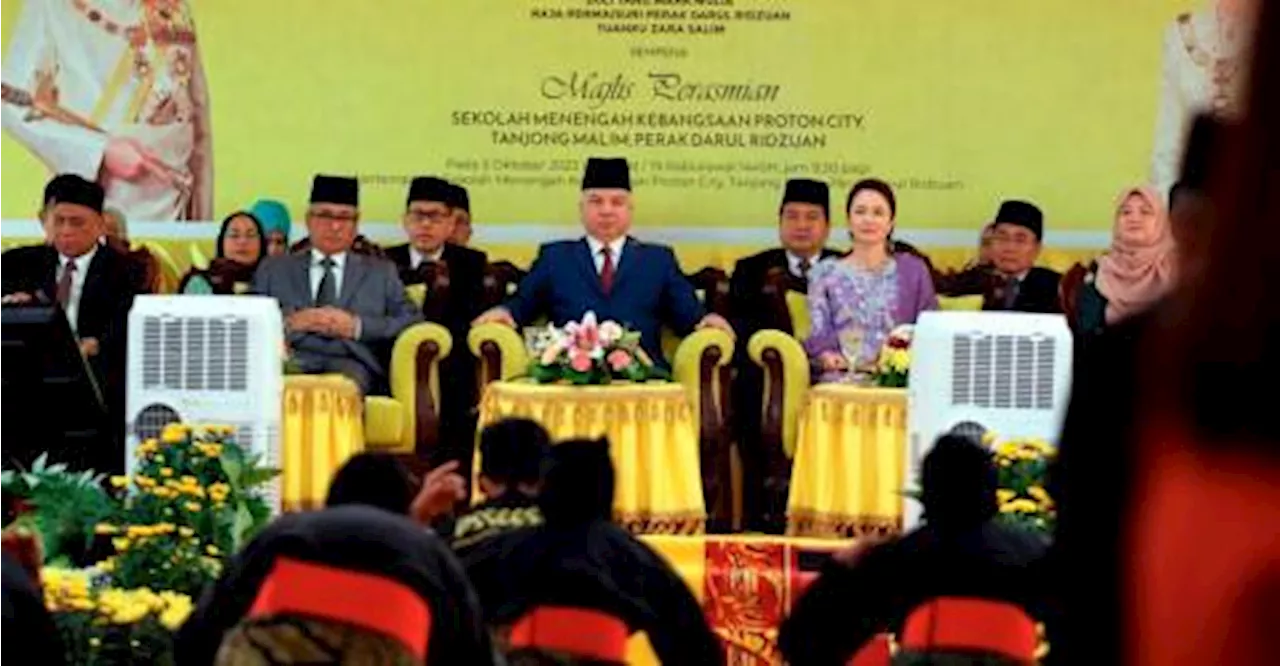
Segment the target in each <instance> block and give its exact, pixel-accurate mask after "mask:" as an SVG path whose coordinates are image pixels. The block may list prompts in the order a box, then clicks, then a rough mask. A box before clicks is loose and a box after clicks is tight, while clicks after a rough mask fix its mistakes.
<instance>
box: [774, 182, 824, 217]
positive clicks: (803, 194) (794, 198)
mask: <svg viewBox="0 0 1280 666" xmlns="http://www.w3.org/2000/svg"><path fill="white" fill-rule="evenodd" d="M789 203H807V204H813V205H815V206H822V216H823V217H826V218H828V219H829V218H830V217H831V191H830V189H829V188H828V187H827V184H826V183H824V182H822V181H820V180H809V179H808V178H792V179H791V180H788V181H787V189H786V191H785V192H783V194H782V204H781V205H780V206H778V211H779V212H781V211H782V206H785V205H787V204H789Z"/></svg>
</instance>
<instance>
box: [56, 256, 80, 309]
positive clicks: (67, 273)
mask: <svg viewBox="0 0 1280 666" xmlns="http://www.w3.org/2000/svg"><path fill="white" fill-rule="evenodd" d="M75 278H76V262H75V261H74V260H72V261H68V262H67V265H66V266H63V267H62V277H60V278H58V303H60V304H62V309H63V310H65V309H67V304H68V303H70V302H71V284H72V282H74V281H75Z"/></svg>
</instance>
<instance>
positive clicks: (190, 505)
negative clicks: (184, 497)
mask: <svg viewBox="0 0 1280 666" xmlns="http://www.w3.org/2000/svg"><path fill="white" fill-rule="evenodd" d="M182 508H184V509H186V510H187V511H190V512H191V513H196V512H197V511H199V510H200V509H201V507H200V503H199V502H187V503H186V504H183V505H182Z"/></svg>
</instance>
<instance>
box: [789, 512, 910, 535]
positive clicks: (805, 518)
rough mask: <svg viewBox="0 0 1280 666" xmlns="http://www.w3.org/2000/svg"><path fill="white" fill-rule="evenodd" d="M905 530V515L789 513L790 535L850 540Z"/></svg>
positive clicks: (893, 533)
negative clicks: (903, 523) (903, 527)
mask: <svg viewBox="0 0 1280 666" xmlns="http://www.w3.org/2000/svg"><path fill="white" fill-rule="evenodd" d="M901 533H902V516H870V515H849V514H844V513H835V512H828V511H795V512H789V513H788V514H787V536H802V537H816V538H829V539H830V538H835V539H849V538H858V537H866V536H878V537H885V536H895V535H897V534H901Z"/></svg>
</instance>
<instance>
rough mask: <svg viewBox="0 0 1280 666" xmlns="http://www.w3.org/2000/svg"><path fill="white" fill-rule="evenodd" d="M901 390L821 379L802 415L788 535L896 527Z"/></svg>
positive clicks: (902, 439) (903, 420)
mask: <svg viewBox="0 0 1280 666" xmlns="http://www.w3.org/2000/svg"><path fill="white" fill-rule="evenodd" d="M906 441H907V393H906V390H904V389H879V388H861V387H856V386H848V385H838V384H819V385H817V386H814V387H813V388H812V389H810V390H809V395H808V397H807V398H806V404H805V406H804V408H803V409H802V410H801V413H800V426H799V433H798V435H797V442H796V457H795V463H794V466H793V467H792V472H791V495H790V497H789V499H788V502H787V533H788V534H792V535H799V536H813V537H846V536H860V535H866V534H892V533H896V532H898V531H900V530H901V529H902V502H903V496H902V491H903V490H904V487H903V479H904V478H905V477H904V475H903V467H904V464H905V463H904V460H905V458H906Z"/></svg>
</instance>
